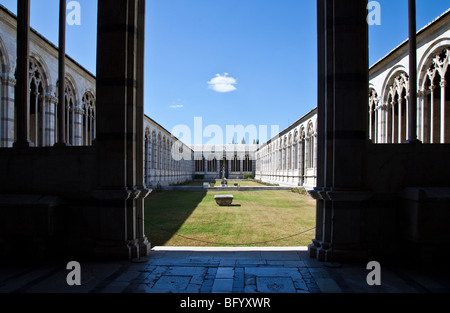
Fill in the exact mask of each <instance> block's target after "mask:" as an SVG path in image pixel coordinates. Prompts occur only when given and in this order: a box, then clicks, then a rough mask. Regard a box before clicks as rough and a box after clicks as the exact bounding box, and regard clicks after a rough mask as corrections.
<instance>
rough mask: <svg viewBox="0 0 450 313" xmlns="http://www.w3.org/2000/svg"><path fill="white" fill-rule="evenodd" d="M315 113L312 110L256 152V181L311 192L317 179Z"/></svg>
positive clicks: (315, 110)
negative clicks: (310, 189)
mask: <svg viewBox="0 0 450 313" xmlns="http://www.w3.org/2000/svg"><path fill="white" fill-rule="evenodd" d="M316 143H317V109H314V110H312V111H311V112H309V113H308V114H306V115H305V116H303V117H302V118H300V119H299V120H298V121H296V122H295V123H294V124H292V125H291V126H289V127H288V128H286V129H285V130H283V131H282V132H281V133H279V134H278V135H277V136H275V137H274V138H272V139H271V140H269V141H268V142H266V143H265V144H263V145H261V146H260V147H259V149H258V151H257V152H256V160H257V162H256V179H259V180H261V181H264V182H268V183H272V184H278V185H285V186H292V187H305V188H314V187H315V186H316V175H317V169H316V164H317V144H316Z"/></svg>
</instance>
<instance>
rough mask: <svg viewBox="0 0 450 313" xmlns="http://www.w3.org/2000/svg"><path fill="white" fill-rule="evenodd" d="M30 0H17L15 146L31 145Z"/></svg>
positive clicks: (24, 146)
mask: <svg viewBox="0 0 450 313" xmlns="http://www.w3.org/2000/svg"><path fill="white" fill-rule="evenodd" d="M29 56H30V0H18V1H17V68H16V79H17V82H16V95H15V106H16V112H17V114H16V124H17V127H16V141H15V142H14V147H19V148H27V147H29V146H30V125H29V124H30V120H29V114H28V112H29V99H30V97H29V93H30V91H29V86H30V84H29V77H28V66H29V59H30V57H29Z"/></svg>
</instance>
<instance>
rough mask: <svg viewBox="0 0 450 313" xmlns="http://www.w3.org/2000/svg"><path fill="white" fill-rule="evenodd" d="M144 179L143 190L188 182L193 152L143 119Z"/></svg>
mask: <svg viewBox="0 0 450 313" xmlns="http://www.w3.org/2000/svg"><path fill="white" fill-rule="evenodd" d="M144 130H145V136H144V177H145V183H146V185H147V187H152V188H157V187H158V186H168V185H174V184H181V183H184V182H187V181H191V180H192V178H193V170H194V163H193V151H192V149H191V148H190V147H189V146H187V145H185V144H184V143H182V142H180V141H179V140H178V139H177V138H176V137H174V136H173V135H172V134H171V133H170V132H169V131H167V130H166V129H165V128H164V127H162V126H161V125H159V124H158V123H156V122H155V121H154V120H152V119H151V118H149V117H148V116H145V117H144Z"/></svg>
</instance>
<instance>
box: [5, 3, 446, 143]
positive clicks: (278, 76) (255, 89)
mask: <svg viewBox="0 0 450 313" xmlns="http://www.w3.org/2000/svg"><path fill="white" fill-rule="evenodd" d="M68 2H69V1H68ZM78 2H79V3H80V4H81V25H80V26H76V25H74V26H68V27H67V38H68V39H67V53H68V54H69V55H70V56H71V57H72V58H74V59H75V60H77V61H78V62H79V63H80V64H81V65H82V66H84V67H86V68H87V69H88V70H89V71H90V72H92V73H94V74H95V54H96V47H95V44H96V14H97V10H96V1H92V0H79V1H78ZM378 2H379V3H380V5H381V25H379V26H378V25H374V26H370V29H369V31H370V33H369V38H370V39H369V40H370V45H369V52H370V60H369V63H370V64H373V63H374V62H376V61H377V60H379V59H380V58H381V57H383V56H384V55H385V54H386V53H388V52H389V51H391V50H392V49H393V48H395V47H396V46H398V45H399V44H400V43H401V42H403V41H404V40H405V39H407V37H408V20H407V4H408V1H407V0H395V1H392V0H391V1H389V0H380V1H378ZM0 3H1V4H2V5H4V6H6V7H7V8H8V9H9V10H11V11H12V12H13V13H16V11H17V9H16V7H17V0H0ZM58 5H59V1H58V0H39V1H31V10H32V15H31V25H32V27H33V28H35V29H36V30H38V31H39V32H40V33H41V34H42V35H44V36H45V37H47V38H48V39H49V40H50V41H52V42H53V43H55V44H56V45H57V43H58V32H57V30H58ZM448 7H449V2H448V0H417V27H418V29H420V28H422V27H423V26H425V25H426V24H427V23H429V22H430V21H432V20H433V19H434V18H436V17H437V16H439V15H440V14H441V13H443V12H444V11H445V10H446V9H447V8H448ZM146 19H147V24H146V60H145V74H146V76H145V80H146V81H145V83H146V90H145V113H146V114H147V115H148V116H150V117H151V118H153V119H154V120H156V121H157V122H158V123H159V124H161V125H162V126H163V127H165V128H166V129H167V130H169V131H171V130H172V129H173V128H174V127H175V126H176V125H180V124H181V125H187V126H189V127H191V128H192V129H193V124H194V117H201V118H202V121H203V127H206V126H207V125H211V124H215V125H219V126H220V127H222V128H223V129H225V126H226V125H239V124H241V125H244V126H247V125H256V126H259V125H268V126H269V129H270V125H278V126H279V129H280V130H283V129H284V128H286V127H288V126H289V125H290V124H292V123H293V122H295V121H296V120H297V119H299V118H300V117H301V116H303V115H304V114H306V113H307V112H309V111H310V110H312V109H313V108H314V107H316V99H317V95H316V93H317V92H316V88H317V83H316V80H317V73H316V67H317V65H316V64H317V57H316V1H315V0H227V1H223V0H147V12H146ZM269 135H270V134H269ZM204 141H205V142H206V141H208V138H204ZM239 141H240V139H239Z"/></svg>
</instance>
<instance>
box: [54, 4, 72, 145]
mask: <svg viewBox="0 0 450 313" xmlns="http://www.w3.org/2000/svg"><path fill="white" fill-rule="evenodd" d="M65 77H66V0H60V1H59V49H58V81H59V85H58V88H59V89H58V97H59V103H58V110H57V112H58V117H57V121H58V128H57V129H58V133H57V138H56V144H55V145H57V146H65V145H66V135H67V136H68V133H67V134H64V132H65V131H67V130H66V128H65V125H64V116H65V115H66V104H65V101H64V94H65V89H66V86H65V85H66V80H65ZM66 122H67V124H69V119H67V121H66Z"/></svg>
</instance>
